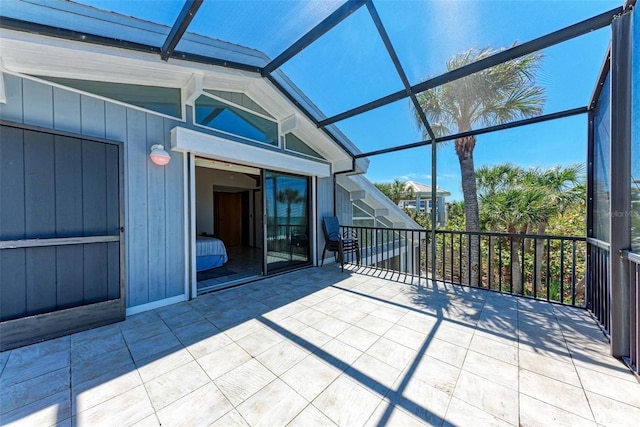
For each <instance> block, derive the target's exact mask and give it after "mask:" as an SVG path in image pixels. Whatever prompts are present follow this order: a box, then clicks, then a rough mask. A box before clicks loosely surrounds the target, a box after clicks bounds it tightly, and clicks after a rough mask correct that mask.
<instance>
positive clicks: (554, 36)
mask: <svg viewBox="0 0 640 427" xmlns="http://www.w3.org/2000/svg"><path fill="white" fill-rule="evenodd" d="M621 12H622V7H618V8H615V9H612V10H610V11H608V12H605V13H602V14H600V15H596V16H594V17H592V18H589V19H587V20H585V21H582V22H579V23H577V24H574V25H571V26H568V27H565V28H563V29H561V30H558V31H555V32H553V33H549V34H547V35H545V36H542V37H538V38H537V39H533V40H531V41H528V42H526V43H523V44H520V45H517V46H514V47H512V48H510V49H506V50H503V51H501V52H498V53H496V54H494V55H491V56H489V57H487V58H484V59H481V60H479V61H476V62H473V63H471V64H469V65H465V66H464V67H460V68H458V69H456V70H453V71H450V72H448V73H445V74H442V75H440V76H437V77H434V78H432V79H428V80H425V81H424V82H422V83H418V84H416V85H414V86H411V89H410V92H409V93H407V91H406V90H401V91H398V92H395V93H392V94H390V95H387V96H384V97H382V98H379V99H377V100H375V101H371V102H368V103H366V104H363V105H361V106H359V107H355V108H353V109H351V110H348V111H345V112H343V113H340V114H337V115H335V116H333V117H329V118H327V119H324V120H322V121H320V122H319V126H327V125H330V124H332V123H335V122H338V121H341V120H345V119H348V118H350V117H353V116H356V115H358V114H362V113H366V112H367V111H371V110H373V109H376V108H378V107H382V106H384V105H387V104H390V103H392V102H395V101H399V100H401V99H404V98H407V97H409V96H410V94H411V93H412V94H418V93H420V92H424V91H425V90H428V89H433V88H434V87H437V86H441V85H443V84H445V83H449V82H451V81H454V80H458V79H461V78H463V77H466V76H469V75H471V74H473V73H477V72H478V71H482V70H484V69H486V68H490V67H493V66H495V65H498V64H502V63H503V62H507V61H510V60H512V59H515V58H519V57H521V56H524V55H528V54H530V53H533V52H537V51H539V50H542V49H545V48H548V47H550V46H554V45H556V44H559V43H562V42H565V41H567V40H571V39H573V38H576V37H579V36H582V35H584V34H587V33H590V32H591V31H594V30H598V29H600V28H603V27H606V26H607V25H609V24H610V23H611V21H612V20H613V18H614V17H615V16H616V15H618V14H620V13H621Z"/></svg>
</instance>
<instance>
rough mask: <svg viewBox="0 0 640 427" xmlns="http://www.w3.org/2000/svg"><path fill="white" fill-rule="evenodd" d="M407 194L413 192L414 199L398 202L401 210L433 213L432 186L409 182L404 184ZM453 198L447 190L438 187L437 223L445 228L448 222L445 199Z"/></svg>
mask: <svg viewBox="0 0 640 427" xmlns="http://www.w3.org/2000/svg"><path fill="white" fill-rule="evenodd" d="M404 188H405V191H406V192H413V196H414V197H413V198H411V199H402V200H400V201H399V202H398V206H400V207H401V208H405V209H409V210H415V209H418V212H425V213H427V214H430V213H431V186H430V185H426V184H421V183H419V182H415V181H407V182H405V184H404ZM448 196H451V193H449V192H448V191H447V190H443V189H441V188H440V187H436V223H437V225H440V226H444V225H445V223H446V222H447V210H446V209H445V205H444V203H445V198H446V197H448Z"/></svg>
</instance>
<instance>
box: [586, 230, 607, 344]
mask: <svg viewBox="0 0 640 427" xmlns="http://www.w3.org/2000/svg"><path fill="white" fill-rule="evenodd" d="M587 251H588V262H587V265H588V271H587V289H588V292H587V308H588V309H589V311H591V313H592V314H593V316H594V317H595V318H596V320H597V321H598V322H599V323H600V326H601V327H602V329H603V330H604V331H605V332H606V333H607V334H608V333H609V326H610V312H609V307H610V295H609V286H610V282H611V279H610V277H609V263H610V257H611V255H610V249H609V244H608V243H606V242H603V241H601V240H597V239H593V238H588V239H587Z"/></svg>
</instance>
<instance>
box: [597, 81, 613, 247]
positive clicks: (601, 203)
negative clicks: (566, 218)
mask: <svg viewBox="0 0 640 427" xmlns="http://www.w3.org/2000/svg"><path fill="white" fill-rule="evenodd" d="M610 89H611V88H610V79H609V76H607V78H606V80H605V82H604V85H603V87H602V92H600V99H598V104H597V105H596V111H595V122H594V138H593V141H594V142H593V145H594V149H593V164H594V166H593V237H595V238H597V239H600V240H602V241H605V242H609V239H610V230H609V224H610V223H609V221H610V216H609V215H610V213H609V212H610V211H611V200H610V197H611V193H610V192H609V189H610V184H609V176H610V172H611V159H610V158H609V152H610V148H611V120H610V116H611V110H610V106H611V91H610Z"/></svg>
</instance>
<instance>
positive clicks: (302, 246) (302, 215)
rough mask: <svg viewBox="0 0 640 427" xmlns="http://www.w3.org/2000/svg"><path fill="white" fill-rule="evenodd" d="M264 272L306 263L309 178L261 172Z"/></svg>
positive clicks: (307, 256)
mask: <svg viewBox="0 0 640 427" xmlns="http://www.w3.org/2000/svg"><path fill="white" fill-rule="evenodd" d="M264 189H265V212H266V218H265V220H266V230H265V233H266V254H265V255H266V272H267V274H269V273H273V272H277V271H280V270H286V269H290V268H293V267H296V266H299V265H303V264H308V263H309V262H310V258H311V257H310V254H309V249H310V242H311V236H310V234H309V232H310V227H309V205H310V203H309V194H310V191H309V178H306V177H302V176H296V175H289V174H284V173H280V172H272V171H265V173H264Z"/></svg>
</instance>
